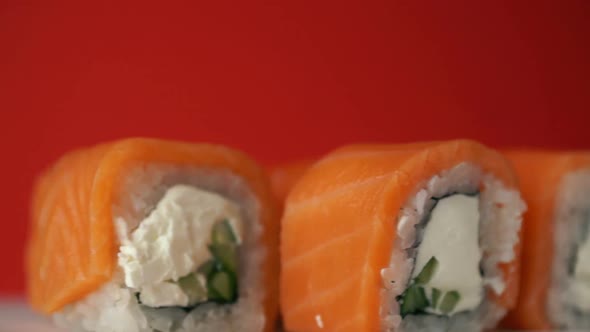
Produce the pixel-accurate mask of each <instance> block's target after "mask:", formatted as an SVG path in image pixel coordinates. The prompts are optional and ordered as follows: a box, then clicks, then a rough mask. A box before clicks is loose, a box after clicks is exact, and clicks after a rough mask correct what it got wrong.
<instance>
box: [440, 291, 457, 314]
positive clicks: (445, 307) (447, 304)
mask: <svg viewBox="0 0 590 332" xmlns="http://www.w3.org/2000/svg"><path fill="white" fill-rule="evenodd" d="M460 299H461V295H460V294H459V292H457V291H450V292H447V293H446V294H445V296H444V297H443V299H442V301H441V302H440V306H439V309H440V311H442V312H443V313H445V314H448V313H449V312H451V311H453V309H455V306H457V303H459V300H460Z"/></svg>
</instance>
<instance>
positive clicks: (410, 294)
mask: <svg viewBox="0 0 590 332" xmlns="http://www.w3.org/2000/svg"><path fill="white" fill-rule="evenodd" d="M400 302H401V306H400V313H401V315H402V317H405V316H406V315H409V314H415V313H419V312H423V311H424V309H426V307H428V305H429V303H428V298H427V297H426V292H425V291H424V288H423V287H421V286H418V285H416V284H413V285H411V286H410V287H408V288H407V289H406V290H405V292H404V293H403V294H402V296H401V301H400Z"/></svg>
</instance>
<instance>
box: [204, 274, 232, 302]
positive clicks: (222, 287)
mask: <svg viewBox="0 0 590 332" xmlns="http://www.w3.org/2000/svg"><path fill="white" fill-rule="evenodd" d="M208 288H209V295H210V298H211V299H212V300H216V301H218V302H233V301H235V299H236V295H237V284H236V281H235V279H234V277H233V276H232V275H230V274H229V273H227V272H217V273H215V274H214V275H213V276H212V277H211V279H210V280H209V281H208Z"/></svg>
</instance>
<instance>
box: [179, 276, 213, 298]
mask: <svg viewBox="0 0 590 332" xmlns="http://www.w3.org/2000/svg"><path fill="white" fill-rule="evenodd" d="M178 285H179V286H180V288H182V290H183V291H184V293H185V294H186V296H188V299H189V305H194V304H196V303H198V302H205V301H207V289H205V287H204V286H203V285H202V284H201V282H199V280H198V279H197V276H196V275H195V274H194V273H190V274H188V275H186V276H184V277H182V278H180V279H178Z"/></svg>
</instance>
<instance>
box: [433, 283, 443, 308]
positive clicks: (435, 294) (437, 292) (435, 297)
mask: <svg viewBox="0 0 590 332" xmlns="http://www.w3.org/2000/svg"><path fill="white" fill-rule="evenodd" d="M441 294H442V292H441V291H440V289H438V288H433V289H432V308H434V309H436V306H437V305H438V300H439V299H440V295H441Z"/></svg>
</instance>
